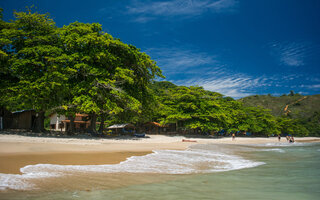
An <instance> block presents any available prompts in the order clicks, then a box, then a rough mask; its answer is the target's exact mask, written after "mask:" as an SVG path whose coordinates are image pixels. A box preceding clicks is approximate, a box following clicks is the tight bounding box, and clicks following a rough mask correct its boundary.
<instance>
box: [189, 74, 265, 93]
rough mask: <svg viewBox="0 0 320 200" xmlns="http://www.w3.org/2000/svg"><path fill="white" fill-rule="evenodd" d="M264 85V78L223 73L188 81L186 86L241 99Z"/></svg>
mask: <svg viewBox="0 0 320 200" xmlns="http://www.w3.org/2000/svg"><path fill="white" fill-rule="evenodd" d="M265 83H266V79H265V78H264V77H258V78H254V77H250V76H248V75H245V74H241V73H233V72H227V71H225V72H224V73H221V72H220V73H218V74H214V73H212V74H211V77H210V78H207V79H198V80H190V81H189V84H188V85H199V86H202V87H203V88H204V89H206V90H210V91H214V92H219V93H221V94H223V95H225V96H231V97H233V98H241V97H245V96H249V95H253V94H254V92H253V89H254V88H256V87H261V86H264V85H265ZM250 91H251V92H250Z"/></svg>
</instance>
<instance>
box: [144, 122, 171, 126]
mask: <svg viewBox="0 0 320 200" xmlns="http://www.w3.org/2000/svg"><path fill="white" fill-rule="evenodd" d="M147 124H151V125H154V126H158V127H168V126H167V125H162V124H160V123H158V122H148V123H147Z"/></svg>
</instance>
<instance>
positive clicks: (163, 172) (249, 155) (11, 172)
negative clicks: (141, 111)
mask: <svg viewBox="0 0 320 200" xmlns="http://www.w3.org/2000/svg"><path fill="white" fill-rule="evenodd" d="M319 142H320V139H319V138H316V137H305V138H296V143H295V144H289V143H288V142H287V141H286V139H285V138H282V139H281V142H279V141H278V139H277V138H276V137H270V138H246V137H236V139H235V140H234V141H232V138H231V137H225V138H192V137H183V136H164V135H147V137H146V138H128V137H127V138H125V137H123V138H114V139H104V138H85V139H77V138H50V137H28V136H21V135H0V182H1V184H0V193H1V195H0V199H61V198H62V199H74V198H75V197H77V198H78V197H79V199H87V198H89V197H90V198H91V197H92V198H93V199H119V198H123V196H125V197H126V198H131V197H132V195H133V196H135V195H137V196H135V197H134V198H133V199H141V198H142V199H143V198H147V197H150V198H151V197H153V193H158V191H162V190H168V191H171V192H172V193H173V194H170V192H169V193H168V194H166V195H169V196H168V197H166V198H165V199H170V196H172V195H173V197H174V199H179V198H178V197H179V196H180V195H181V194H179V193H177V192H176V189H177V187H178V188H179V187H181V188H180V189H179V190H180V191H181V192H184V193H186V194H187V193H188V192H190V191H192V190H188V189H185V187H191V188H193V189H194V188H196V189H197V190H199V191H201V190H203V189H209V188H213V187H214V188H217V189H218V188H220V187H222V186H223V185H224V184H225V185H226V186H224V187H222V188H220V189H221V190H224V189H225V188H226V187H228V185H230V184H240V183H239V182H238V181H240V180H243V178H241V177H243V176H244V173H245V174H247V176H248V177H250V176H252V178H249V179H246V180H247V181H248V183H245V182H242V183H241V185H240V186H244V185H246V184H248V186H246V187H251V186H250V185H252V181H253V180H257V177H260V176H263V173H264V172H267V173H268V174H272V173H274V169H273V168H272V167H270V163H271V164H272V165H275V166H278V165H279V163H280V164H282V165H281V169H280V170H284V173H287V171H286V170H287V169H288V166H289V168H290V166H297V165H296V163H298V164H299V162H298V161H300V163H301V165H302V166H304V165H305V163H312V162H315V163H313V164H312V165H311V166H310V167H309V169H310V170H311V171H312V170H313V168H314V170H313V171H312V172H314V174H312V177H311V178H310V179H305V180H306V181H310V180H311V179H315V181H316V185H314V184H313V185H312V186H313V187H317V186H318V185H317V184H319V183H318V182H319V181H317V180H318V177H319V175H318V172H317V166H318V164H319V155H318V154H319V152H320V151H319ZM314 144H315V145H314ZM305 150H307V151H308V152H310V153H305V152H304V151H305ZM292 152H295V153H292ZM300 154H301V155H300ZM288 155H289V156H288ZM296 155H299V157H296ZM310 155H311V156H310ZM306 158H307V159H310V160H307V161H305V160H303V159H306ZM311 161H312V162H311ZM292 163H295V164H294V165H293V164H292ZM298 168H299V169H301V167H298ZM294 170H296V169H294ZM310 170H309V171H308V173H310ZM295 173H297V172H296V171H295ZM303 173H305V172H304V171H303ZM281 175H282V174H280V177H282V176H281ZM277 176H279V174H277V175H275V177H277ZM295 176H298V175H297V174H296V175H295ZM208 177H210V178H208ZM236 177H238V178H237V179H236V180H233V179H234V178H236ZM287 178H288V177H287V176H285V177H284V180H286V179H287ZM203 179H205V180H203ZM207 179H208V180H207ZM216 179H219V180H220V183H221V184H218V185H217V182H216ZM185 180H187V181H185ZM199 181H200V182H199ZM264 181H265V184H267V185H270V183H269V182H268V179H264V180H263V181H262V182H261V187H262V186H263V185H264ZM270 181H271V180H270ZM298 182H299V180H298V181H295V182H294V181H293V182H292V181H289V182H288V183H291V184H294V186H296V185H297V186H299V184H298ZM75 183H76V184H75ZM191 183H192V184H191ZM286 183H287V182H286ZM186 184H187V185H186ZM188 184H191V185H188ZM203 184H205V185H203ZM195 185H198V186H199V187H198V186H195ZM303 185H306V183H303ZM204 186H205V187H204ZM288 187H292V186H291V185H290V186H288ZM137 188H138V189H137ZM147 188H148V189H147ZM174 188H176V189H174ZM240 188H241V187H240ZM210 190H211V189H210ZM261 190H262V191H263V188H261ZM139 191H143V192H139ZM219 191H220V190H219ZM219 191H216V192H219ZM130 192H131V193H130ZM132 192H133V193H132ZM239 192H240V193H243V195H244V196H245V195H246V194H247V192H246V190H244V191H242V190H241V191H239ZM257 192H261V191H257ZM196 193H198V192H192V193H191V194H190V197H185V198H184V199H188V198H189V199H192V198H191V197H192V195H194V194H196ZM207 193H208V192H207ZM211 193H212V192H209V194H211ZM226 193H230V191H227V192H226ZM110 194H112V195H114V196H109V195H110ZM209 194H204V193H203V192H200V193H198V195H204V197H203V198H204V199H205V198H208V196H206V195H209ZM312 194H313V193H312ZM88 195H89V196H88ZM106 195H107V196H108V198H105V197H106ZM119 195H120V196H119ZM158 195H160V196H159V198H155V199H163V198H160V197H161V195H165V194H158ZM313 195H317V194H313ZM173 197H172V198H173ZM193 197H194V198H195V196H193ZM220 197H221V199H224V197H225V194H223V195H222V194H221V196H220ZM220 197H219V198H218V197H217V198H216V199H220ZM285 197H286V196H285ZM230 198H231V197H230ZM232 198H233V197H232ZM246 198H247V197H244V198H243V199H246ZM239 199H242V198H239ZM279 199H281V198H279ZM284 199H285V198H284ZM293 199H294V198H293ZM311 199H312V198H311Z"/></svg>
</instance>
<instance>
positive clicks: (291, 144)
mask: <svg viewBox="0 0 320 200" xmlns="http://www.w3.org/2000/svg"><path fill="white" fill-rule="evenodd" d="M310 145H313V144H312V143H302V142H295V143H288V142H274V143H265V144H250V145H248V146H257V147H291V146H310Z"/></svg>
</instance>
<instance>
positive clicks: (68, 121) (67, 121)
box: [61, 119, 101, 124]
mask: <svg viewBox="0 0 320 200" xmlns="http://www.w3.org/2000/svg"><path fill="white" fill-rule="evenodd" d="M61 122H66V123H70V119H66V120H61ZM73 122H74V123H75V124H90V122H91V121H73ZM100 123H101V122H96V124H100Z"/></svg>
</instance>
